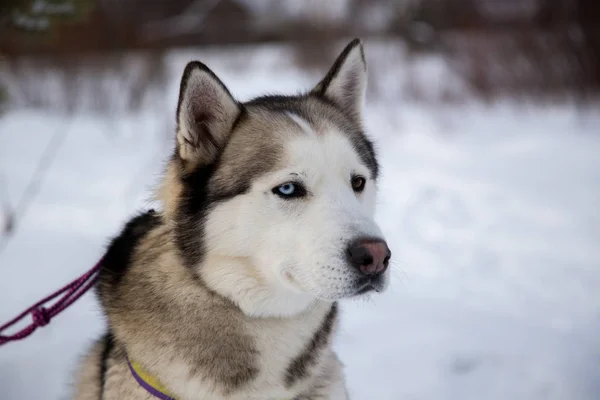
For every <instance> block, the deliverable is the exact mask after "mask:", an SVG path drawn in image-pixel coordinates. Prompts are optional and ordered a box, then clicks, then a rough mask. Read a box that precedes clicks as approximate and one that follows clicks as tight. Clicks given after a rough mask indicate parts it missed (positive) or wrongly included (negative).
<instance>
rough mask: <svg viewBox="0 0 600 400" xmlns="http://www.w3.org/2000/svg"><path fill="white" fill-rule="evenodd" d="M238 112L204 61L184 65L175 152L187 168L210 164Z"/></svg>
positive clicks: (221, 146) (227, 135)
mask: <svg viewBox="0 0 600 400" xmlns="http://www.w3.org/2000/svg"><path fill="white" fill-rule="evenodd" d="M240 112H241V108H240V105H239V103H238V102H237V101H236V100H235V99H234V98H233V96H232V95H231V93H229V90H227V88H226V87H225V85H224V84H223V82H221V80H219V78H217V76H216V75H215V74H214V73H213V72H212V71H211V70H210V69H209V68H208V67H207V66H206V65H204V64H202V63H201V62H199V61H192V62H190V63H188V64H187V66H186V67H185V70H184V72H183V77H182V78H181V85H180V89H179V103H178V105H177V153H178V155H179V157H180V158H181V160H182V161H183V162H184V166H185V167H186V169H193V168H195V167H197V166H205V165H209V164H211V163H213V162H214V161H215V160H216V159H217V157H218V155H219V154H220V152H221V151H222V150H223V147H224V145H225V142H226V141H227V139H228V137H229V134H230V133H231V130H232V128H233V125H234V123H235V121H236V119H237V118H238V116H239V114H240Z"/></svg>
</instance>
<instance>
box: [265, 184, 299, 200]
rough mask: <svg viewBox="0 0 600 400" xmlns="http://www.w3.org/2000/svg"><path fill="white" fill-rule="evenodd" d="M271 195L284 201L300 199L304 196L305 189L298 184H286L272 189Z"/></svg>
mask: <svg viewBox="0 0 600 400" xmlns="http://www.w3.org/2000/svg"><path fill="white" fill-rule="evenodd" d="M273 193H275V194H276V195H278V196H279V197H281V198H284V199H290V198H295V197H302V196H304V195H306V189H305V188H304V186H302V185H301V184H299V183H295V182H286V183H284V184H283V185H279V186H276V187H274V188H273Z"/></svg>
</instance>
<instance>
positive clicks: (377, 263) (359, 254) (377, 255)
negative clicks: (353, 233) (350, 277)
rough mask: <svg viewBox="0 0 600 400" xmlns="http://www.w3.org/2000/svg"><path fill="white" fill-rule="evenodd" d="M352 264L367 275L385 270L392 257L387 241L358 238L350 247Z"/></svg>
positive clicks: (349, 252)
mask: <svg viewBox="0 0 600 400" xmlns="http://www.w3.org/2000/svg"><path fill="white" fill-rule="evenodd" d="M348 254H349V255H350V261H351V262H352V264H353V265H354V266H355V267H356V268H358V269H359V270H360V272H362V273H363V274H365V275H378V274H382V273H384V272H385V270H386V269H387V267H388V264H389V262H390V258H391V257H392V252H391V251H390V249H389V247H388V246H387V243H385V241H383V240H381V239H362V240H360V239H359V240H357V241H355V242H354V243H352V244H351V245H350V246H349V247H348Z"/></svg>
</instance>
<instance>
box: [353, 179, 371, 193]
mask: <svg viewBox="0 0 600 400" xmlns="http://www.w3.org/2000/svg"><path fill="white" fill-rule="evenodd" d="M350 183H351V184H352V189H353V190H354V191H355V192H356V193H360V192H362V191H363V190H364V189H365V185H366V183H367V180H366V179H365V178H363V177H362V176H358V175H355V176H353V177H352V179H351V180H350Z"/></svg>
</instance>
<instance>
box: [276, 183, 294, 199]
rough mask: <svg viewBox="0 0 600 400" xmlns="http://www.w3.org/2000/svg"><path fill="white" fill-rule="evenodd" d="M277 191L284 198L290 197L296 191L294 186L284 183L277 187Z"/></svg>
mask: <svg viewBox="0 0 600 400" xmlns="http://www.w3.org/2000/svg"><path fill="white" fill-rule="evenodd" d="M277 190H278V191H279V193H281V194H282V195H284V196H291V195H293V194H294V192H295V191H296V185H294V184H293V183H285V184H283V185H281V186H279V187H278V188H277Z"/></svg>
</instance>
